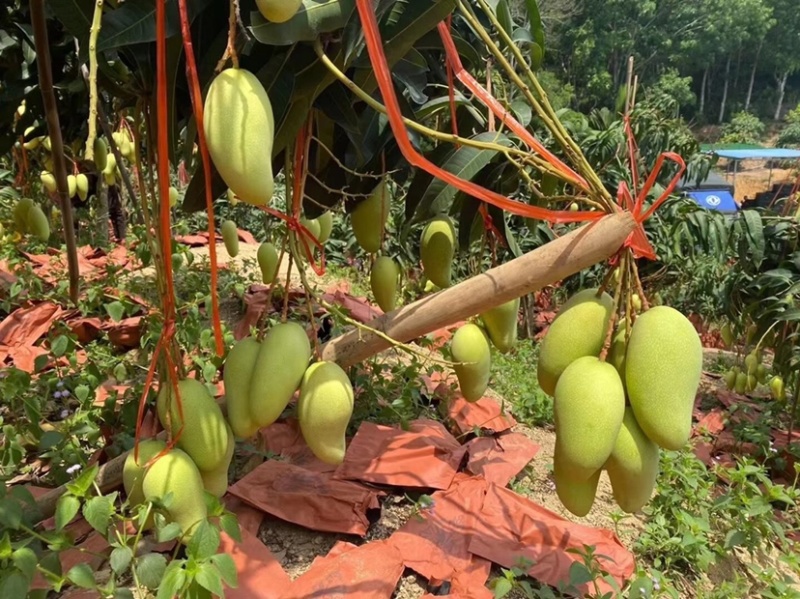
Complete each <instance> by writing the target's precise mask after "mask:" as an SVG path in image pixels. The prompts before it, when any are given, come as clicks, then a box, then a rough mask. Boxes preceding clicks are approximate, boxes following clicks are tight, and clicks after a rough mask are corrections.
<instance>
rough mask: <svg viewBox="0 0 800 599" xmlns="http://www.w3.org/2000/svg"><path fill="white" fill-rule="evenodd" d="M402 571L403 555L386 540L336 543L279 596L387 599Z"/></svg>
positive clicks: (299, 598) (319, 598) (315, 598)
mask: <svg viewBox="0 0 800 599" xmlns="http://www.w3.org/2000/svg"><path fill="white" fill-rule="evenodd" d="M402 573H403V558H402V556H401V555H400V552H399V551H398V550H397V549H396V548H395V547H394V546H393V545H391V544H390V543H389V542H387V541H372V542H371V543H367V544H366V545H362V546H361V547H354V546H351V545H349V544H338V545H336V546H334V548H333V550H331V553H330V554H329V555H327V556H325V557H324V558H320V559H317V560H315V561H314V563H313V565H312V566H311V568H310V569H309V571H308V572H306V573H305V574H303V575H302V576H300V577H299V578H298V579H297V580H295V581H294V583H293V584H292V586H291V587H290V588H289V590H288V591H287V593H286V594H285V595H284V596H283V599H337V598H341V599H390V597H392V595H393V593H394V590H395V588H396V587H397V582H398V581H399V580H400V576H401V574H402Z"/></svg>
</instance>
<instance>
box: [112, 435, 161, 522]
mask: <svg viewBox="0 0 800 599" xmlns="http://www.w3.org/2000/svg"><path fill="white" fill-rule="evenodd" d="M166 446H167V444H166V443H165V442H164V441H161V440H159V439H146V440H144V441H141V442H140V443H139V461H136V459H135V457H134V451H133V449H131V452H130V453H129V454H128V456H127V457H126V458H125V464H124V465H123V466H122V485H123V487H125V494H126V495H127V496H128V502H129V503H130V504H131V505H132V506H137V505H139V504H141V503H143V502H144V493H143V492H142V482H143V481H144V475H145V469H144V467H145V464H147V462H149V461H150V460H151V459H152V458H153V456H156V455H158V454H159V453H161V452H162V451H163V450H164V448H165V447H166Z"/></svg>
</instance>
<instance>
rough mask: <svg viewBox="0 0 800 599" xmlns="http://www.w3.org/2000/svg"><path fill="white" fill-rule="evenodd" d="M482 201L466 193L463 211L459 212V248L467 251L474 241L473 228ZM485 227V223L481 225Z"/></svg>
mask: <svg viewBox="0 0 800 599" xmlns="http://www.w3.org/2000/svg"><path fill="white" fill-rule="evenodd" d="M480 206H481V202H480V201H479V200H476V199H475V198H473V197H472V196H467V195H465V197H464V200H463V202H462V203H461V212H459V213H458V249H459V251H461V252H466V251H467V250H468V249H469V246H470V244H471V243H472V228H473V225H474V224H475V218H476V217H477V216H478V209H479V208H480ZM480 226H481V228H483V224H481V225H480Z"/></svg>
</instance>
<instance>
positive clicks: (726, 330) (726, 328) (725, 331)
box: [719, 323, 734, 349]
mask: <svg viewBox="0 0 800 599" xmlns="http://www.w3.org/2000/svg"><path fill="white" fill-rule="evenodd" d="M719 335H720V337H721V338H722V343H724V344H725V347H726V348H729V349H730V347H731V346H732V345H733V341H734V338H733V331H732V330H731V325H729V324H728V323H725V324H724V325H722V328H721V329H720V332H719Z"/></svg>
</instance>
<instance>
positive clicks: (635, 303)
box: [631, 293, 642, 314]
mask: <svg viewBox="0 0 800 599" xmlns="http://www.w3.org/2000/svg"><path fill="white" fill-rule="evenodd" d="M631 306H632V307H633V310H634V312H636V313H637V314H638V313H639V312H641V311H642V298H640V297H639V294H638V293H634V294H633V295H632V296H631Z"/></svg>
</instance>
